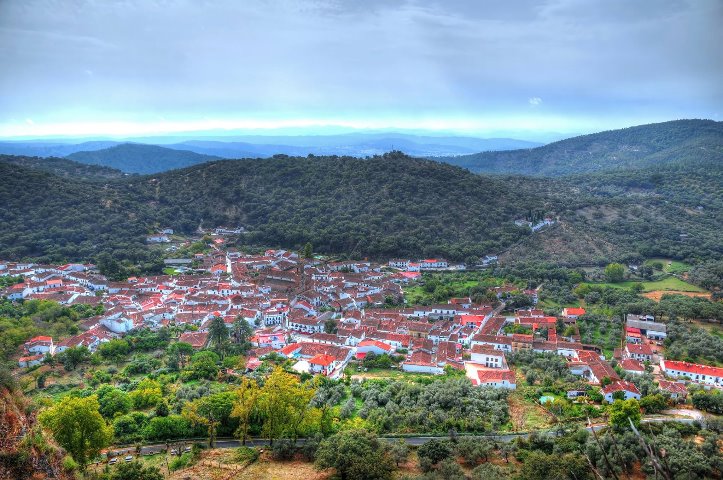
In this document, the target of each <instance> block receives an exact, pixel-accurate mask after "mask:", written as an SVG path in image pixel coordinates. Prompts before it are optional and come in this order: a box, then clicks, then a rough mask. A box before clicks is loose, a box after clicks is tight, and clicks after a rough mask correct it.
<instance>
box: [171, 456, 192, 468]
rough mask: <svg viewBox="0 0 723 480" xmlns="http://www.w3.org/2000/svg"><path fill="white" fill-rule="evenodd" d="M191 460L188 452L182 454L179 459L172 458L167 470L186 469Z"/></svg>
mask: <svg viewBox="0 0 723 480" xmlns="http://www.w3.org/2000/svg"><path fill="white" fill-rule="evenodd" d="M191 460H192V455H191V454H190V453H189V452H186V453H184V454H182V455H181V456H179V457H176V458H174V459H173V460H171V463H170V464H168V468H170V469H171V470H173V471H175V470H179V469H181V468H186V467H187V466H188V465H190V463H191Z"/></svg>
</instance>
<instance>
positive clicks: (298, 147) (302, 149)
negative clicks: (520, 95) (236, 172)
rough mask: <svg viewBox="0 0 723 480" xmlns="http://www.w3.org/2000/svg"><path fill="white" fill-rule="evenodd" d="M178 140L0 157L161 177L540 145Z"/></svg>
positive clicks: (372, 136) (9, 146)
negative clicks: (311, 160)
mask: <svg viewBox="0 0 723 480" xmlns="http://www.w3.org/2000/svg"><path fill="white" fill-rule="evenodd" d="M177 140H181V141H174V137H153V138H146V139H132V140H129V141H125V142H119V141H105V140H101V141H89V142H75V143H72V142H71V143H69V142H57V141H55V142H53V141H25V142H0V154H8V155H22V156H37V157H67V158H71V159H73V160H75V161H78V162H82V163H90V164H95V165H104V166H109V167H113V168H117V169H120V170H122V171H124V172H127V173H156V172H159V171H165V170H170V169H173V168H182V167H185V166H190V165H194V164H198V163H203V162H207V161H210V160H215V159H218V158H228V159H239V158H268V157H271V156H274V155H278V154H282V155H289V156H307V155H310V154H311V155H339V156H352V157H367V156H372V155H379V154H382V153H384V152H388V151H391V150H398V151H402V152H404V153H406V154H408V155H411V156H416V157H437V156H451V155H464V154H471V153H476V152H480V151H487V150H510V149H520V148H532V147H536V146H539V145H541V144H540V143H536V142H527V141H524V140H515V139H510V138H474V137H455V136H447V137H435V136H422V135H410V134H401V133H346V134H339V135H299V136H292V135H285V136H283V135H276V136H264V135H234V136H226V137H223V136H212V137H199V138H196V139H187V138H184V137H180V138H178V139H177ZM144 147H148V148H144ZM81 152H82V153H81ZM91 152H97V153H94V154H91ZM175 152H181V153H175ZM191 154H197V155H200V156H194V155H191Z"/></svg>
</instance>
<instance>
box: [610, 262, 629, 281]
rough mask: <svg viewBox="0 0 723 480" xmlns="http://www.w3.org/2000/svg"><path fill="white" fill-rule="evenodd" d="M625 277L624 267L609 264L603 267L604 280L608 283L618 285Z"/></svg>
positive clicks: (617, 264)
mask: <svg viewBox="0 0 723 480" xmlns="http://www.w3.org/2000/svg"><path fill="white" fill-rule="evenodd" d="M624 277H625V267H624V266H622V265H621V264H619V263H610V264H608V266H607V267H605V278H606V279H607V281H608V282H610V283H619V282H622V281H623V278H624Z"/></svg>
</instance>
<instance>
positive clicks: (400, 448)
mask: <svg viewBox="0 0 723 480" xmlns="http://www.w3.org/2000/svg"><path fill="white" fill-rule="evenodd" d="M389 453H390V454H391V456H392V459H393V460H394V463H395V465H396V466H397V467H399V464H400V463H403V462H406V461H407V458H408V457H409V445H407V442H406V441H404V439H403V438H400V439H399V440H397V441H396V442H394V443H392V445H391V447H390V448H389Z"/></svg>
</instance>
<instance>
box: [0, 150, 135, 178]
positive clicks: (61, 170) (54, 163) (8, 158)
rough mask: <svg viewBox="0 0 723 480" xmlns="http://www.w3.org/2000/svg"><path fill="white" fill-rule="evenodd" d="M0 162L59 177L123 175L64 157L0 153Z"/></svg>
mask: <svg viewBox="0 0 723 480" xmlns="http://www.w3.org/2000/svg"><path fill="white" fill-rule="evenodd" d="M0 162H5V163H12V164H15V165H20V166H23V167H28V168H32V169H36V170H43V171H46V172H49V173H54V174H55V175H58V176H60V177H69V178H81V179H86V180H90V179H100V180H107V179H110V178H120V177H123V176H124V175H125V174H124V173H123V172H121V171H120V170H116V169H115V168H110V167H102V166H100V165H88V164H85V163H78V162H74V161H72V160H68V159H66V158H55V157H49V158H41V157H25V156H17V155H0Z"/></svg>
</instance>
